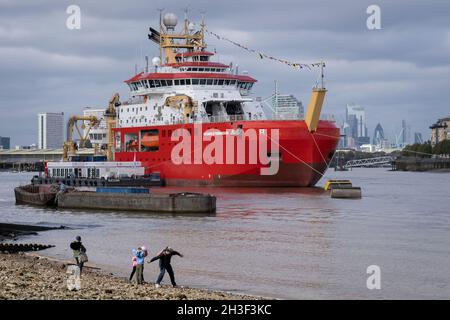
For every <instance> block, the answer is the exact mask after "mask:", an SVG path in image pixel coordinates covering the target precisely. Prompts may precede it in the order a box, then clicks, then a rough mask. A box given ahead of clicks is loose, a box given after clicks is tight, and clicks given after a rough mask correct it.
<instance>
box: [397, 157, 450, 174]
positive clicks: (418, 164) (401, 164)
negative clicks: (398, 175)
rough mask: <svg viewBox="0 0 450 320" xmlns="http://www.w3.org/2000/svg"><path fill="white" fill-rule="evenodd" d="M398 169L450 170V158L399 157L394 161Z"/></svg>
mask: <svg viewBox="0 0 450 320" xmlns="http://www.w3.org/2000/svg"><path fill="white" fill-rule="evenodd" d="M392 170H396V171H450V159H449V158H435V159H429V158H399V159H397V160H394V161H392Z"/></svg>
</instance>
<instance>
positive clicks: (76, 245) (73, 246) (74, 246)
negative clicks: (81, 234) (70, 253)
mask: <svg viewBox="0 0 450 320" xmlns="http://www.w3.org/2000/svg"><path fill="white" fill-rule="evenodd" d="M70 249H72V250H80V243H79V242H77V241H74V242H72V243H71V244H70Z"/></svg>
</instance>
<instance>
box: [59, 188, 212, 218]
mask: <svg viewBox="0 0 450 320" xmlns="http://www.w3.org/2000/svg"><path fill="white" fill-rule="evenodd" d="M57 203H58V208H63V209H66V208H67V209H69V208H70V209H103V210H105V209H106V210H124V211H146V212H159V213H214V212H216V197H215V196H213V195H210V194H200V193H175V194H148V193H132V192H128V193H124V192H121V193H118V192H104V191H103V192H86V191H73V192H67V193H62V194H59V195H58V199H57Z"/></svg>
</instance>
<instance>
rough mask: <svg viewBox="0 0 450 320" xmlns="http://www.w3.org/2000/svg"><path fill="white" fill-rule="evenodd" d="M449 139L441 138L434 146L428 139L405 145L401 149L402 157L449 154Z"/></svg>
mask: <svg viewBox="0 0 450 320" xmlns="http://www.w3.org/2000/svg"><path fill="white" fill-rule="evenodd" d="M449 154H450V140H443V141H441V142H439V143H437V144H436V145H435V146H434V147H433V146H432V145H431V142H430V141H426V142H424V143H414V144H409V145H407V146H406V147H405V148H404V149H403V150H402V156H404V157H417V158H431V157H432V156H433V155H449Z"/></svg>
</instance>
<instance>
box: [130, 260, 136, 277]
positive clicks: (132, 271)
mask: <svg viewBox="0 0 450 320" xmlns="http://www.w3.org/2000/svg"><path fill="white" fill-rule="evenodd" d="M132 261H133V270H131V274H130V282H131V280H133V276H134V274H135V273H136V265H137V262H136V256H133V259H132Z"/></svg>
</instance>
